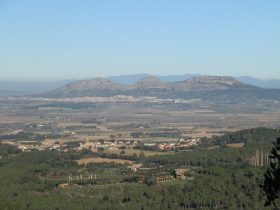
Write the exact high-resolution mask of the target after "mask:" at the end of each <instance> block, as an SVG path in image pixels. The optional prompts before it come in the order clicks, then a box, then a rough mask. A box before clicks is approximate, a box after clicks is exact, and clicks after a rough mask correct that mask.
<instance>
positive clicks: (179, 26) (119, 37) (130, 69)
mask: <svg viewBox="0 0 280 210" xmlns="http://www.w3.org/2000/svg"><path fill="white" fill-rule="evenodd" d="M0 72H1V74H0V79H56V80H58V79H69V78H75V79H77V78H87V77H96V76H108V75H119V74H134V73H151V74H160V75H168V74H187V73H192V74H197V73H200V74H213V75H233V76H239V75H250V76H255V77H258V78H278V79H280V1H279V0H274V1H273V0H262V1H259V0H231V1H230V0H219V1H218V0H204V1H202V0H111V1H109V0H96V1H94V0H92V1H83V0H76V1H71V0H45V1H39V0H34V1H29V0H18V1H14V0H0Z"/></svg>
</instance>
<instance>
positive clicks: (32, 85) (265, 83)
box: [0, 74, 280, 96]
mask: <svg viewBox="0 0 280 210" xmlns="http://www.w3.org/2000/svg"><path fill="white" fill-rule="evenodd" d="M147 76H153V77H155V78H157V79H159V80H160V81H162V82H179V81H183V80H187V79H190V78H193V77H197V76H203V75H199V74H184V75H168V76H160V75H149V74H133V75H120V76H110V77H106V79H109V80H111V81H112V82H115V83H118V84H123V85H125V84H133V83H135V82H137V81H139V80H140V79H143V78H144V77H147ZM93 79H94V78H93ZM235 79H237V80H239V81H241V82H243V83H244V84H249V85H253V86H257V87H261V88H269V89H280V80H260V79H256V78H254V77H247V76H243V77H235ZM74 81H77V80H74V79H72V80H62V81H0V96H6V95H26V94H39V93H44V92H47V91H51V90H53V89H56V88H59V87H62V86H64V85H66V84H70V83H71V82H74Z"/></svg>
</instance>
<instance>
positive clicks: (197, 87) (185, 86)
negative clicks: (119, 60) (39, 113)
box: [40, 76, 280, 102]
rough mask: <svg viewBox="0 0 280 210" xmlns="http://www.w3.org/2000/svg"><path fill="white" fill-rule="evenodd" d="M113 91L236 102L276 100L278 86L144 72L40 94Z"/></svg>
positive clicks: (112, 93)
mask: <svg viewBox="0 0 280 210" xmlns="http://www.w3.org/2000/svg"><path fill="white" fill-rule="evenodd" d="M116 95H127V96H152V97H158V98H183V99H193V98H199V99H203V100H214V101H228V102H233V101H236V102H238V101H248V100H250V101H252V100H254V99H265V100H278V99H280V89H264V88H260V87H256V86H253V85H248V84H244V83H242V82H241V81H239V80H237V79H235V78H233V77H229V76H193V77H190V78H189V79H186V80H181V81H175V82H163V81H161V80H159V79H158V78H156V77H154V76H146V77H144V78H141V79H139V80H138V81H136V82H134V83H132V84H120V83H116V82H113V81H111V80H109V79H106V78H96V79H89V80H79V81H75V82H72V83H70V84H67V85H64V86H62V87H60V88H57V89H55V90H52V91H49V92H47V93H44V94H41V95H40V96H41V97H55V98H64V97H85V96H89V97H90V96H99V97H109V96H110V97H111V96H116Z"/></svg>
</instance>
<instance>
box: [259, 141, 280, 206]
mask: <svg viewBox="0 0 280 210" xmlns="http://www.w3.org/2000/svg"><path fill="white" fill-rule="evenodd" d="M273 145H274V146H273V148H272V150H271V154H270V156H269V158H270V166H269V168H268V169H267V171H266V172H265V174H264V178H265V179H264V183H263V185H262V186H261V187H262V188H263V191H264V192H265V195H266V203H265V205H266V206H270V205H271V204H273V205H274V207H275V208H277V206H278V207H279V201H278V202H277V199H278V198H279V195H280V138H277V140H276V142H274V143H273Z"/></svg>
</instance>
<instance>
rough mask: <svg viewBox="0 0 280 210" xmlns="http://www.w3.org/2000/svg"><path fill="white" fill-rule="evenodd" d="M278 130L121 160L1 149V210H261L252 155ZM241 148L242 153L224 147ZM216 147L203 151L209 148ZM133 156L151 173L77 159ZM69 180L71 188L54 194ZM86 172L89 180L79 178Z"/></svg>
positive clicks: (259, 175)
mask: <svg viewBox="0 0 280 210" xmlns="http://www.w3.org/2000/svg"><path fill="white" fill-rule="evenodd" d="M277 135H279V130H276V129H265V128H258V129H249V130H243V131H240V132H235V133H233V134H226V135H224V136H222V137H215V138H213V139H209V141H210V143H209V142H205V141H203V142H202V145H200V146H199V147H197V148H195V149H193V150H192V151H188V152H178V153H174V154H167V155H158V156H157V155H156V156H141V157H140V155H136V156H125V155H123V154H104V153H92V152H88V151H86V150H85V151H81V152H67V153H66V152H64V153H63V152H58V151H30V152H26V153H23V152H20V151H19V150H17V149H16V148H15V147H13V146H9V145H4V144H0V156H1V158H0V180H1V188H0V198H1V199H0V209H9V210H10V209H20V210H24V209H29V210H30V209H32V210H36V209H46V210H47V209H52V210H53V209H56V210H61V209H67V210H68V209H69V210H71V209H73V210H74V209H84V210H122V209H123V210H127V209H131V210H134V209H135V210H138V209H139V210H150V209H153V210H168V209H170V210H181V209H182V210H186V209H189V210H192V209H206V210H207V209H209V210H210V209H213V210H214V209H228V210H235V209H246V210H265V209H271V208H270V207H265V206H264V203H265V195H264V194H263V192H262V188H261V187H260V185H261V184H263V182H264V173H265V171H266V169H267V168H266V167H254V166H252V165H251V164H250V159H251V157H252V156H253V155H254V154H255V151H256V150H263V151H270V149H271V147H272V144H271V142H273V141H275V139H276V137H277ZM237 142H238V143H239V142H244V143H245V145H244V147H242V148H228V147H226V144H228V143H237ZM210 144H211V145H214V146H217V145H219V146H220V147H219V148H216V149H211V150H209V149H207V148H208V146H209V145H210ZM108 155H109V157H110V158H133V160H134V161H135V162H136V163H142V164H143V165H144V166H145V167H150V168H155V169H154V170H151V171H146V172H133V171H131V170H129V169H128V168H127V166H126V165H117V164H111V163H110V164H109V163H106V164H105V163H96V164H93V163H91V164H88V165H80V166H78V165H77V163H76V162H75V160H77V159H80V158H86V157H97V156H99V157H102V156H106V157H108ZM181 167H188V168H191V170H192V173H191V174H189V176H188V177H187V179H185V180H174V181H169V182H162V183H156V180H155V177H154V176H153V174H155V173H160V172H165V173H170V174H172V173H173V171H174V169H176V168H181ZM70 174H72V176H73V180H72V181H69V183H70V184H71V185H70V186H71V187H69V188H64V189H62V188H59V187H58V186H59V185H60V184H62V183H67V182H68V176H69V175H70ZM80 174H83V176H84V177H88V176H89V175H91V174H93V175H94V178H93V179H89V180H87V179H76V177H77V176H79V175H80Z"/></svg>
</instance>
